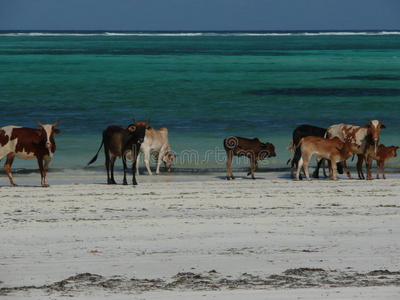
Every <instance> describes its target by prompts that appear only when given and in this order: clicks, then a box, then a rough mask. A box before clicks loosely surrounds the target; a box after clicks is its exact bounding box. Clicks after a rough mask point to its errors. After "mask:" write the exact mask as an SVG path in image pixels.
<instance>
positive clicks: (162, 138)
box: [136, 126, 177, 175]
mask: <svg viewBox="0 0 400 300" xmlns="http://www.w3.org/2000/svg"><path fill="white" fill-rule="evenodd" d="M142 152H143V153H144V163H145V165H146V168H147V171H148V172H149V175H153V173H152V172H151V170H150V165H149V161H150V156H151V155H154V156H155V157H156V159H157V169H156V174H157V175H158V174H160V165H161V162H164V166H165V170H166V171H167V172H170V171H171V165H172V161H173V159H174V158H175V157H177V156H176V155H174V154H173V153H172V151H171V148H170V146H169V142H168V129H167V128H166V127H161V128H160V129H155V128H153V127H151V126H148V127H147V128H146V135H145V137H144V142H143V143H142V145H141V146H140V151H139V156H138V159H137V164H136V170H137V171H136V174H137V175H139V162H140V153H142Z"/></svg>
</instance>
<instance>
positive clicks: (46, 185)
mask: <svg viewBox="0 0 400 300" xmlns="http://www.w3.org/2000/svg"><path fill="white" fill-rule="evenodd" d="M42 187H50V184H47V183H46V184H42Z"/></svg>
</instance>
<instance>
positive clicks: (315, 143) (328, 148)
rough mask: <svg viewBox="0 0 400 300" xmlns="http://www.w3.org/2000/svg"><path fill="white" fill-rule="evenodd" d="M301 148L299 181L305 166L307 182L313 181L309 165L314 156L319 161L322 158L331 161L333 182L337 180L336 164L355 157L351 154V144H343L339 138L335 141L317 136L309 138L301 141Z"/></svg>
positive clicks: (330, 169) (330, 173) (297, 176)
mask: <svg viewBox="0 0 400 300" xmlns="http://www.w3.org/2000/svg"><path fill="white" fill-rule="evenodd" d="M299 146H300V150H301V158H300V160H299V164H298V166H297V173H296V179H297V180H300V171H301V167H302V166H303V165H304V172H305V173H306V177H307V180H311V179H310V175H309V172H308V163H309V162H310V159H311V156H313V155H314V156H315V157H316V158H317V160H318V161H319V160H320V159H322V158H325V159H329V160H330V161H331V164H330V166H329V175H330V177H331V179H332V180H337V168H336V163H338V162H342V161H345V160H346V159H347V158H349V157H350V156H352V155H353V154H352V152H351V145H350V144H349V143H343V142H342V141H341V140H340V139H339V138H338V137H335V138H333V139H324V138H320V137H316V136H308V137H305V138H302V139H301V140H300V142H299Z"/></svg>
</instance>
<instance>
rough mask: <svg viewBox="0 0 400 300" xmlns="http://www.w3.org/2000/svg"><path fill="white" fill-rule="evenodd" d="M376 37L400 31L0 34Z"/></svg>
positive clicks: (15, 34)
mask: <svg viewBox="0 0 400 300" xmlns="http://www.w3.org/2000/svg"><path fill="white" fill-rule="evenodd" d="M356 35H365V36H377V35H400V31H315V32H313V31H310V32H307V31H305V32H297V31H296V32H150V31H149V32H145V31H144V32H112V31H111V32H110V31H106V32H84V31H82V32H79V31H77V32H7V31H3V32H0V37H1V36H13V37H30V36H32V37H41V36H43V37H46V36H88V37H91V36H105V37H107V36H108V37H115V36H139V37H140V36H148V37H153V36H154V37H171V36H172V37H197V36H238V37H245V36H249V37H252V36H260V37H263V36H273V37H274V36H356Z"/></svg>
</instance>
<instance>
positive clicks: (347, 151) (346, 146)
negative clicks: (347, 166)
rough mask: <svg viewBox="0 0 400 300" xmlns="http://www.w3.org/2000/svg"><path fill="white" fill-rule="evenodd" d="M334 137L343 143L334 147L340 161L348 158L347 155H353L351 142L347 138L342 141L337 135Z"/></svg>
mask: <svg viewBox="0 0 400 300" xmlns="http://www.w3.org/2000/svg"><path fill="white" fill-rule="evenodd" d="M335 139H337V140H338V143H342V144H343V146H342V147H341V148H336V149H338V150H339V152H340V156H341V159H342V161H345V160H346V159H348V158H349V157H351V156H352V155H353V151H352V146H353V144H352V143H351V141H349V140H346V141H345V142H344V143H343V142H342V141H341V140H340V139H339V138H338V137H335Z"/></svg>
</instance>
